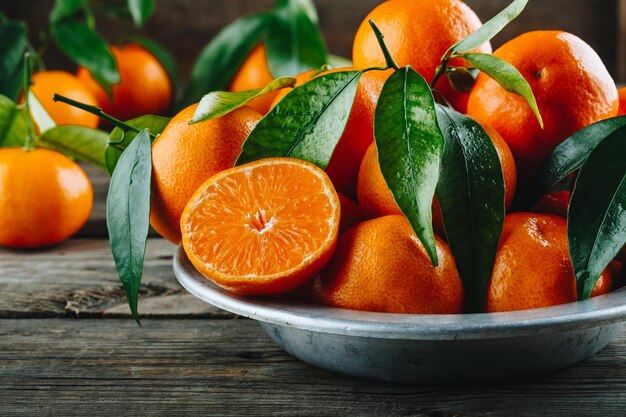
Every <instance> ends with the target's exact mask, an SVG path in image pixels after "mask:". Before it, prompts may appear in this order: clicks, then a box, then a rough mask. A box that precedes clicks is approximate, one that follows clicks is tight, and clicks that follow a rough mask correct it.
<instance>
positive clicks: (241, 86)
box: [228, 43, 278, 114]
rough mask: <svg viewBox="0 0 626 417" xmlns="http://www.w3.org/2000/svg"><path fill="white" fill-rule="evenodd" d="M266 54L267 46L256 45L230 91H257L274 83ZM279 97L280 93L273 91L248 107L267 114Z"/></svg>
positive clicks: (231, 84) (234, 78) (242, 65)
mask: <svg viewBox="0 0 626 417" xmlns="http://www.w3.org/2000/svg"><path fill="white" fill-rule="evenodd" d="M266 54H267V52H266V49H265V45H263V44H262V43H260V44H258V45H256V46H255V47H254V48H253V49H252V51H251V52H250V54H249V55H248V56H247V57H246V59H245V61H244V62H243V64H241V67H239V69H238V70H237V73H235V75H234V76H233V78H232V80H231V81H230V86H229V88H228V89H229V90H230V91H247V90H256V89H259V88H263V87H265V86H266V85H268V84H269V83H270V82H272V80H274V76H273V75H272V73H271V72H270V67H269V65H268V63H267V55H266ZM277 95H278V91H273V92H271V93H269V94H266V95H264V96H261V97H258V98H256V99H254V100H252V101H251V102H250V103H248V106H250V107H252V108H253V109H254V110H256V111H258V112H259V113H261V114H266V113H267V112H268V111H269V109H270V108H271V107H272V103H273V102H274V99H275V98H276V96H277Z"/></svg>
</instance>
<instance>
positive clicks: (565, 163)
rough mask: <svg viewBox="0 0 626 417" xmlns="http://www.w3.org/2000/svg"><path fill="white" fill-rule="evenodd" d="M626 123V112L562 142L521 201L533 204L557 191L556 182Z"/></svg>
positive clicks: (571, 171) (562, 178)
mask: <svg viewBox="0 0 626 417" xmlns="http://www.w3.org/2000/svg"><path fill="white" fill-rule="evenodd" d="M624 125H626V116H619V117H613V118H611V119H606V120H601V121H599V122H597V123H594V124H592V125H590V126H587V127H585V128H583V129H581V130H579V131H578V132H576V133H574V134H573V135H572V136H570V137H569V138H567V139H566V140H564V141H563V142H561V144H559V146H557V147H556V149H555V150H554V152H552V155H550V157H549V158H548V160H547V161H546V162H545V163H544V165H543V166H542V168H541V170H540V171H539V173H538V174H537V177H536V178H535V180H534V182H533V184H532V185H531V188H530V190H529V191H528V192H527V195H526V196H524V198H523V203H522V204H523V205H524V206H530V205H532V204H533V203H534V202H535V201H537V200H538V199H539V198H541V196H543V195H544V194H547V193H549V192H550V191H557V186H558V185H559V184H560V183H561V182H562V181H564V180H565V179H566V178H567V177H568V176H569V175H570V174H572V173H573V172H575V171H576V170H578V169H579V168H580V167H581V166H582V165H583V164H584V163H585V161H586V160H587V157H588V156H589V154H590V153H591V152H592V151H593V150H594V148H595V147H596V146H598V144H599V143H601V142H602V141H603V140H604V139H606V137H607V136H609V135H610V134H611V133H613V132H615V131H616V130H617V129H619V128H620V127H622V126H624Z"/></svg>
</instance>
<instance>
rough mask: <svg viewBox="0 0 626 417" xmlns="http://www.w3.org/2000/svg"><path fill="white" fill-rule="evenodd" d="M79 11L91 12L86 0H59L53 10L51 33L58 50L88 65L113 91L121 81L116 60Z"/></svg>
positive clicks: (102, 84) (77, 61)
mask: <svg viewBox="0 0 626 417" xmlns="http://www.w3.org/2000/svg"><path fill="white" fill-rule="evenodd" d="M79 11H85V12H87V11H88V9H87V1H86V0H57V1H56V2H55V4H54V8H53V9H52V12H51V13H50V33H51V34H52V38H53V39H54V41H55V43H56V44H57V46H58V47H59V49H61V51H63V52H64V53H65V54H66V55H67V56H68V57H69V58H70V59H72V60H73V61H74V62H76V64H78V65H82V66H84V67H87V68H88V69H89V71H91V74H92V75H93V77H94V78H95V79H96V81H97V82H98V83H99V84H100V85H101V86H102V87H103V88H104V89H105V90H107V91H108V92H109V93H110V92H111V86H112V85H113V84H117V83H119V82H120V77H119V73H118V72H117V66H116V64H115V59H114V58H113V55H112V54H111V51H109V47H108V45H107V43H106V42H105V41H104V39H102V37H100V35H98V33H97V32H96V31H95V29H94V28H93V27H92V26H91V25H90V24H89V22H87V23H83V22H81V21H79V20H78V18H77V16H76V14H77V13H78V12H79ZM86 14H87V15H88V16H89V13H86ZM87 20H89V19H87Z"/></svg>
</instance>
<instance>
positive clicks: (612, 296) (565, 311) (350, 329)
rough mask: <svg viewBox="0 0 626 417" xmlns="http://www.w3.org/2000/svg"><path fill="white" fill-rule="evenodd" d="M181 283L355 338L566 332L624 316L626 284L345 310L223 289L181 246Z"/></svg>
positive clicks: (240, 308) (203, 295)
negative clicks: (461, 305)
mask: <svg viewBox="0 0 626 417" xmlns="http://www.w3.org/2000/svg"><path fill="white" fill-rule="evenodd" d="M173 267H174V273H175V275H176V278H177V280H178V282H179V283H180V284H181V285H182V286H183V287H184V288H185V289H186V290H187V291H189V292H190V293H191V294H193V295H194V296H196V297H197V298H199V299H201V300H203V301H205V302H207V303H209V304H212V305H214V306H215V307H218V308H220V309H223V310H226V311H229V312H231V313H234V314H238V315H240V316H244V317H248V318H251V319H254V320H258V321H263V322H266V323H270V324H273V325H276V326H284V327H289V328H297V329H301V330H307V331H311V332H321V333H330V334H337V335H345V336H354V337H369V338H380V339H403V340H457V339H462V340H468V339H494V338H508V337H523V336H532V335H539V334H546V333H556V332H568V331H574V330H582V329H588V328H594V327H600V326H607V325H613V324H616V323H619V322H622V321H626V288H621V289H619V290H617V291H613V292H611V293H609V294H607V295H602V296H599V297H595V298H593V299H590V300H585V301H581V302H575V303H569V304H563V305H559V306H554V307H547V308H539V309H534V310H524V311H515V312H507V313H479V314H443V315H434V314H392V313H375V312H368V311H356V310H346V309H341V308H334V307H327V306H322V305H317V304H307V303H303V302H297V301H292V300H285V299H280V298H270V297H243V296H238V295H235V294H232V293H229V292H228V291H226V290H224V289H221V288H219V287H218V286H216V285H215V284H213V283H212V282H211V281H209V280H208V279H206V278H205V277H203V276H202V275H201V274H200V273H199V272H198V271H197V270H196V269H195V267H194V266H193V265H192V264H191V262H190V261H189V259H188V258H187V255H186V254H185V252H184V250H183V248H182V247H179V248H178V250H177V251H176V254H175V256H174V261H173Z"/></svg>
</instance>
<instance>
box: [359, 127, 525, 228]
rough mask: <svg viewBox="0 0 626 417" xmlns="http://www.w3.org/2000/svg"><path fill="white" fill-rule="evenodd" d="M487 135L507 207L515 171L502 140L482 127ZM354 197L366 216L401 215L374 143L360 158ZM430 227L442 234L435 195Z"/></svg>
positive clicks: (489, 128)
mask: <svg viewBox="0 0 626 417" xmlns="http://www.w3.org/2000/svg"><path fill="white" fill-rule="evenodd" d="M483 129H485V132H486V133H487V134H488V135H489V137H490V138H491V140H492V141H493V144H494V146H495V148H496V152H497V153H498V157H499V158H500V163H501V164H502V172H503V175H504V184H505V207H507V208H508V207H510V205H511V203H512V202H513V198H514V197H515V189H516V186H517V170H516V169H515V161H514V159H513V155H512V154H511V151H510V150H509V148H508V146H507V145H506V142H504V140H503V139H502V137H501V136H500V135H499V134H498V132H496V131H495V130H494V129H493V128H491V127H489V126H483ZM357 196H358V200H359V205H360V207H361V209H362V210H363V214H364V215H365V216H366V217H367V218H376V217H381V216H387V215H391V214H402V211H401V210H400V208H399V207H398V205H397V204H396V202H395V200H394V198H393V195H392V194H391V191H390V190H389V187H388V186H387V183H386V181H385V178H384V177H383V173H382V171H381V170H380V164H379V162H378V151H377V150H376V144H375V143H372V144H371V145H370V147H369V149H368V150H367V153H366V154H365V157H364V158H363V162H362V163H361V169H360V171H359V179H358V184H357ZM433 228H434V230H435V233H438V234H440V235H444V227H443V219H442V217H441V209H440V208H439V203H438V201H437V198H436V197H435V199H434V200H433Z"/></svg>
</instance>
